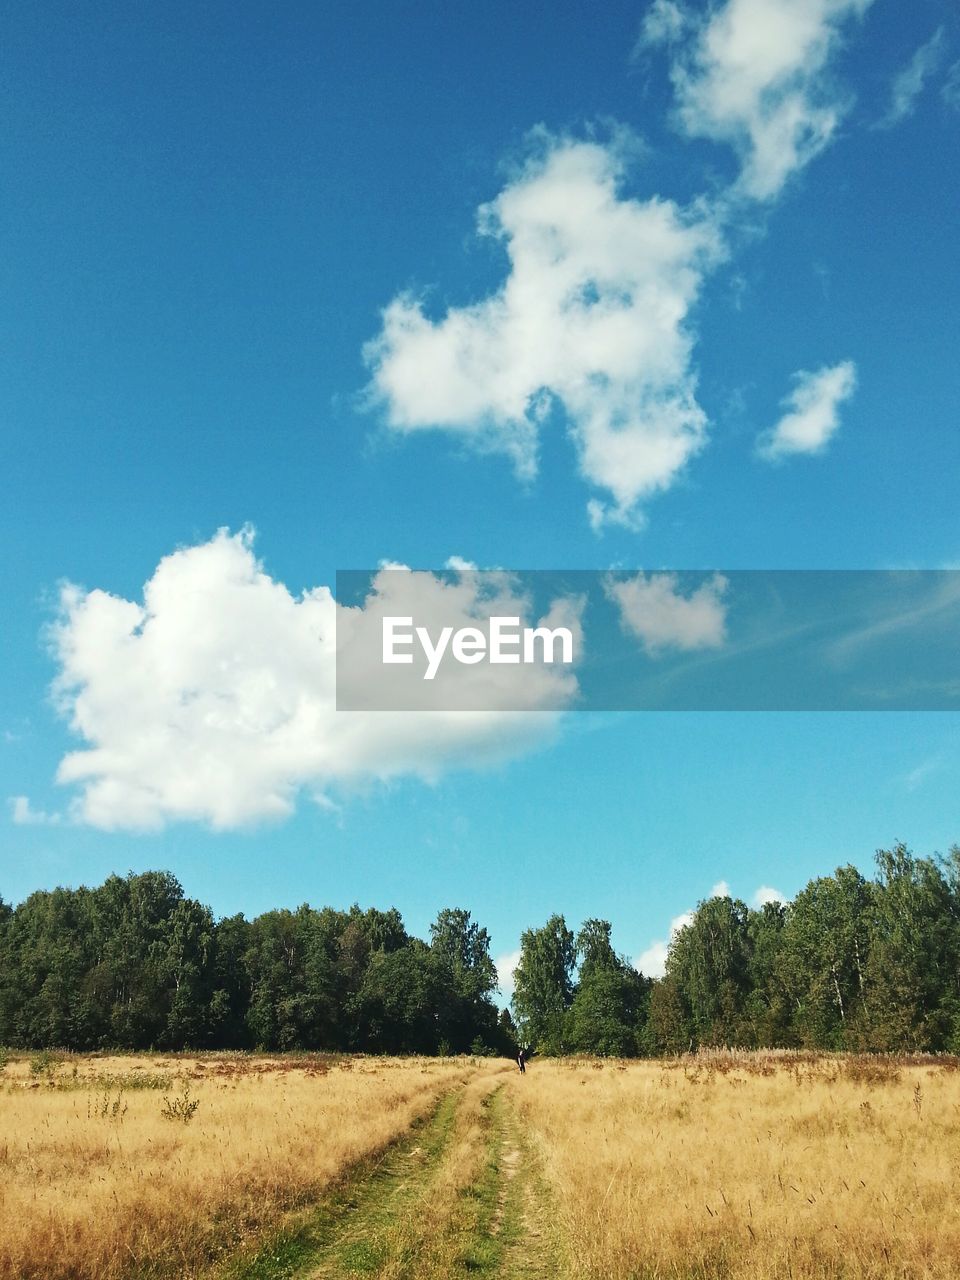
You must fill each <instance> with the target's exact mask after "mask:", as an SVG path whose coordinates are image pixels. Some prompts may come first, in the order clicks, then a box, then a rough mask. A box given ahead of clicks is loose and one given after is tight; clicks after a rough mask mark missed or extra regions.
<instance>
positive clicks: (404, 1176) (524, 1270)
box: [0, 1054, 960, 1280]
mask: <svg viewBox="0 0 960 1280" xmlns="http://www.w3.org/2000/svg"><path fill="white" fill-rule="evenodd" d="M958 1067H960V1063H958V1062H957V1061H956V1060H953V1059H943V1060H930V1061H924V1062H920V1061H907V1060H893V1059H885V1058H884V1059H878V1058H854V1057H849V1058H832V1057H817V1056H814V1055H804V1054H736V1055H729V1054H719V1055H713V1056H699V1057H696V1058H689V1059H679V1060H670V1061H663V1062H642V1063H622V1062H609V1061H608V1062H594V1061H589V1060H582V1059H569V1060H558V1061H544V1062H541V1061H539V1060H537V1059H534V1061H533V1062H532V1063H531V1065H530V1068H529V1070H528V1072H527V1075H526V1076H525V1077H523V1078H521V1077H520V1076H519V1074H518V1073H517V1072H516V1071H515V1069H513V1068H512V1067H511V1064H509V1063H504V1062H499V1061H488V1060H476V1059H446V1060H433V1059H372V1058H371V1059H365V1058H359V1059H349V1058H343V1059H331V1058H323V1057H319V1056H315V1057H291V1058H282V1057H270V1058H263V1057H255V1056H254V1057H249V1056H230V1055H219V1056H218V1055H210V1056H206V1055H204V1056H201V1057H197V1058H182V1057H164V1056H162V1055H158V1056H152V1055H150V1056H139V1057H118V1058H107V1057H96V1056H94V1057H66V1058H64V1059H62V1060H57V1059H55V1058H51V1057H49V1056H44V1055H35V1056H34V1057H33V1058H32V1059H30V1058H21V1059H18V1060H15V1061H11V1062H9V1063H8V1064H7V1065H6V1066H5V1068H4V1069H3V1072H2V1075H0V1083H2V1086H3V1087H2V1090H0V1166H2V1171H3V1176H2V1179H0V1276H3V1277H11V1278H12V1277H17V1280H21V1278H22V1280H33V1278H34V1277H41V1276H42V1277H45V1278H46V1280H66V1278H67V1277H71V1278H72V1277H76V1278H77V1280H129V1278H133V1277H138V1278H143V1277H168V1276H169V1277H172V1276H177V1277H201V1276H203V1277H211V1278H212V1277H221V1278H223V1280H227V1278H228V1277H229V1280H279V1278H280V1277H294V1276H302V1277H344V1276H356V1275H361V1274H363V1275H374V1276H380V1277H403V1276H409V1277H411V1278H413V1280H440V1278H441V1277H447V1276H456V1275H463V1276H466V1275H468V1274H475V1273H480V1274H482V1275H488V1276H504V1277H506V1276H510V1277H511V1278H515V1277H519V1278H520V1280H524V1277H526V1278H527V1280H536V1278H537V1277H552V1276H570V1277H574V1278H576V1280H581V1278H583V1280H586V1278H590V1280H594V1278H595V1280H601V1278H603V1280H628V1278H631V1277H636V1278H637V1280H652V1278H654V1277H655V1278H657V1280H660V1278H664V1280H666V1278H667V1277H670V1278H676V1280H685V1278H690V1280H693V1278H694V1277H696V1278H699V1280H713V1278H716V1280H720V1278H721V1277H729V1278H730V1280H746V1278H747V1277H751V1278H756V1280H780V1277H784V1278H786V1277H791V1278H794V1280H807V1278H810V1280H812V1278H814V1277H824V1278H826V1277H837V1278H838V1280H839V1278H841V1277H842V1278H844V1280H847V1278H849V1280H866V1278H868V1277H877V1278H878V1280H879V1278H880V1277H903V1278H905V1280H906V1278H911V1280H912V1278H914V1277H916V1280H920V1278H921V1277H930V1278H931V1280H932V1278H934V1277H937V1278H940V1277H943V1278H946V1277H954V1276H956V1275H958V1274H960V1207H958V1205H957V1201H956V1198H955V1195H954V1194H953V1189H954V1187H955V1186H956V1185H957V1179H958V1174H960V1144H958V1137H960V1070H958Z"/></svg>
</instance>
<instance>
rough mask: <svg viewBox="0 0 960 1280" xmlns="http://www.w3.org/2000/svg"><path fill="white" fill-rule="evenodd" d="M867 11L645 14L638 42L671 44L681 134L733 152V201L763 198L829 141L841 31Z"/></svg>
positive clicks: (814, 0)
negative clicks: (686, 35)
mask: <svg viewBox="0 0 960 1280" xmlns="http://www.w3.org/2000/svg"><path fill="white" fill-rule="evenodd" d="M871 2H872V0H727V2H726V3H725V4H721V5H717V6H711V7H709V8H708V9H707V10H706V12H705V13H704V14H702V15H697V16H696V17H694V16H693V15H692V13H691V11H690V10H689V9H687V8H681V6H679V5H678V4H676V3H658V4H657V5H655V6H654V8H653V9H652V10H651V12H650V14H649V15H648V18H647V23H646V25H645V36H646V38H647V40H648V41H650V42H657V41H669V42H673V47H674V50H675V53H674V58H673V62H672V67H671V76H672V80H673V85H674V90H675V93H676V101H677V119H678V121H679V123H680V126H681V127H682V129H683V130H684V131H685V132H686V133H687V134H688V135H690V136H691V137H704V138H711V139H713V140H715V141H717V142H725V143H729V144H731V145H732V146H733V147H734V148H735V150H736V151H737V153H738V155H739V157H740V161H741V172H740V177H739V180H738V184H737V186H738V193H739V194H742V195H745V196H747V197H750V198H752V199H757V200H769V199H771V198H772V197H774V196H776V195H778V194H779V192H780V191H781V189H782V188H783V186H784V184H785V183H786V181H787V180H788V179H789V178H790V176H791V175H792V174H793V173H795V172H797V171H798V170H799V169H802V168H803V167H804V165H806V164H808V163H809V161H810V160H812V159H813V157H814V156H816V155H817V154H818V153H819V152H821V151H822V150H823V149H824V147H826V146H827V144H828V143H829V142H830V140H831V138H832V137H833V136H834V134H835V132H836V129H837V125H838V124H839V122H840V119H841V118H842V116H843V113H844V110H845V106H846V102H845V98H844V97H843V96H842V95H841V94H839V93H838V92H837V91H836V90H834V89H833V87H832V85H831V83H830V80H829V69H830V63H831V59H832V57H833V54H834V53H835V51H836V49H837V47H838V45H839V43H840V40H841V35H842V29H843V26H844V23H845V22H846V21H847V20H848V19H850V18H852V17H856V16H858V15H860V14H862V13H863V12H864V11H865V10H866V9H867V8H868V7H869V5H870V4H871ZM691 27H692V28H693V34H692V36H691V38H690V39H688V40H686V41H685V42H683V43H682V44H681V45H679V46H678V45H677V43H676V41H677V37H678V35H679V34H680V32H681V31H682V30H684V29H685V28H691Z"/></svg>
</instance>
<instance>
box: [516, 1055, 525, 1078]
mask: <svg viewBox="0 0 960 1280" xmlns="http://www.w3.org/2000/svg"><path fill="white" fill-rule="evenodd" d="M517 1066H518V1067H519V1068H520V1074H521V1075H522V1076H525V1075H526V1074H527V1055H526V1054H525V1053H524V1051H523V1050H522V1049H520V1050H519V1051H518V1053H517Z"/></svg>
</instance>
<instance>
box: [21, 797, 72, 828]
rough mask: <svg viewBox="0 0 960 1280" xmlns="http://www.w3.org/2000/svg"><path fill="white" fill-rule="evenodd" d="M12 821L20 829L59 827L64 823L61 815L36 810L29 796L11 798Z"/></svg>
mask: <svg viewBox="0 0 960 1280" xmlns="http://www.w3.org/2000/svg"><path fill="white" fill-rule="evenodd" d="M8 803H9V805H10V819H11V821H12V822H14V823H15V824H16V825H17V826H18V827H58V826H59V825H60V824H61V822H62V821H63V815H62V814H60V813H46V812H45V811H44V810H43V809H34V807H33V805H32V804H31V803H30V800H29V797H27V796H10V798H9V801H8Z"/></svg>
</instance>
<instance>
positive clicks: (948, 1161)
mask: <svg viewBox="0 0 960 1280" xmlns="http://www.w3.org/2000/svg"><path fill="white" fill-rule="evenodd" d="M957 1067H958V1064H957V1061H956V1060H955V1059H953V1060H944V1061H942V1062H936V1061H934V1062H929V1063H911V1062H907V1061H896V1060H890V1059H869V1058H846V1059H842V1058H831V1057H816V1056H814V1055H803V1054H763V1053H758V1054H742V1055H726V1054H721V1055H716V1056H713V1057H710V1056H705V1057H702V1058H695V1059H688V1060H680V1061H671V1062H663V1063H657V1062H648V1063H634V1064H626V1063H620V1064H611V1063H606V1064H599V1063H594V1062H589V1061H583V1060H580V1061H572V1060H566V1061H564V1060H561V1061H554V1062H538V1061H537V1060H536V1059H535V1060H534V1062H533V1064H532V1065H531V1069H530V1070H529V1071H528V1073H527V1076H526V1077H525V1078H524V1079H515V1080H512V1081H511V1082H510V1085H509V1089H508V1094H509V1096H510V1098H511V1099H512V1101H513V1103H514V1105H515V1106H516V1108H517V1110H518V1112H519V1114H520V1117H521V1121H522V1126H523V1128H524V1130H525V1131H526V1134H527V1138H528V1140H530V1141H531V1142H532V1143H534V1144H535V1146H536V1149H537V1150H538V1151H539V1152H540V1153H541V1156H542V1159H543V1162H544V1166H545V1172H546V1175H547V1180H548V1182H549V1184H550V1186H551V1187H552V1193H553V1197H554V1200H555V1203H556V1207H557V1218H558V1225H559V1229H560V1231H561V1234H562V1237H563V1241H564V1245H565V1249H566V1252H567V1257H568V1269H569V1271H570V1273H571V1274H572V1275H574V1276H576V1277H590V1278H591V1280H592V1278H597V1280H600V1278H601V1277H602V1278H603V1280H627V1277H636V1278H637V1280H640V1278H644V1280H648V1278H653V1277H656V1278H657V1280H665V1278H666V1277H671V1278H673V1277H675V1278H677V1280H680V1278H684V1280H686V1278H692V1277H697V1278H700V1280H707V1278H710V1280H712V1278H714V1277H716V1278H717V1280H719V1278H720V1277H724V1278H727V1277H729V1278H730V1280H746V1278H747V1277H750V1280H781V1278H786V1277H791V1278H792V1280H811V1278H813V1277H818V1278H821V1277H843V1278H844V1280H866V1278H867V1277H876V1278H878V1280H879V1278H880V1277H883V1278H884V1280H886V1278H888V1277H903V1278H907V1277H909V1278H911V1280H912V1278H914V1277H917V1278H919V1277H938V1278H940V1277H942V1278H944V1280H945V1278H946V1277H952V1278H955V1277H957V1276H958V1275H960V1197H958V1195H957V1188H958V1186H960V1071H958V1069H957Z"/></svg>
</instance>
